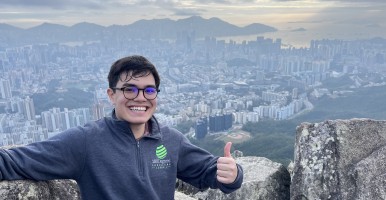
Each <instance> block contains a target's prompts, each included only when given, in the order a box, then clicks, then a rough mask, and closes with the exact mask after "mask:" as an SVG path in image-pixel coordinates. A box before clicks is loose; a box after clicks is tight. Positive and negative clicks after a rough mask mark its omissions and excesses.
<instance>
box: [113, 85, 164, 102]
mask: <svg viewBox="0 0 386 200" xmlns="http://www.w3.org/2000/svg"><path fill="white" fill-rule="evenodd" d="M111 89H115V90H121V91H122V92H123V96H125V98H126V99H128V100H133V99H135V98H137V97H138V94H139V91H140V90H142V92H143V96H144V97H145V98H146V99H147V100H153V99H155V98H156V97H157V94H158V92H160V90H158V89H157V88H155V87H146V88H145V89H139V88H137V87H135V86H127V87H121V88H117V87H114V88H111Z"/></svg>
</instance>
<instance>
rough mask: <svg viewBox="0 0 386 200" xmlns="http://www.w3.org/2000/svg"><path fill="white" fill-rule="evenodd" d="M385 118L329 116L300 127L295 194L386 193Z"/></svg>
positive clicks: (360, 196)
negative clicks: (341, 118)
mask: <svg viewBox="0 0 386 200" xmlns="http://www.w3.org/2000/svg"><path fill="white" fill-rule="evenodd" d="M385 144H386V121H376V120H370V119H352V120H328V121H325V122H322V123H314V124H311V123H302V124H301V125H300V126H299V127H298V128H297V136H296V144H295V158H294V169H293V175H292V183H291V199H292V200H298V199H299V200H300V199H339V200H365V199H366V200H367V199H371V200H377V199H386V182H385V180H386V156H385V155H386V147H385Z"/></svg>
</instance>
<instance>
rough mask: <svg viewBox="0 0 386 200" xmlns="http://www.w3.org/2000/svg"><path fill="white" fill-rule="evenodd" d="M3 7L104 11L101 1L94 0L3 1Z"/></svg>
mask: <svg viewBox="0 0 386 200" xmlns="http://www.w3.org/2000/svg"><path fill="white" fill-rule="evenodd" d="M1 4H2V6H4V7H5V6H7V7H20V8H36V7H42V8H51V9H55V10H57V9H67V8H88V9H102V8H103V4H102V2H101V1H92V0H82V1H79V0H33V1H30V0H2V1H1Z"/></svg>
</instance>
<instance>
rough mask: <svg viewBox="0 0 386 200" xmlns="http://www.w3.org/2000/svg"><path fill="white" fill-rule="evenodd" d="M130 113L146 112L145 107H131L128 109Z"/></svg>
mask: <svg viewBox="0 0 386 200" xmlns="http://www.w3.org/2000/svg"><path fill="white" fill-rule="evenodd" d="M129 109H130V110H131V111H137V112H138V111H146V110H147V109H146V107H142V106H133V107H130V108H129Z"/></svg>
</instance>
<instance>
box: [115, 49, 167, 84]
mask: <svg viewBox="0 0 386 200" xmlns="http://www.w3.org/2000/svg"><path fill="white" fill-rule="evenodd" d="M122 73H126V78H125V80H128V79H129V80H130V79H131V78H138V77H144V76H148V75H149V74H152V75H153V76H154V80H155V86H156V88H157V89H158V88H159V85H160V77H159V75H158V72H157V69H156V68H155V66H154V65H153V63H151V62H150V61H149V60H148V59H147V58H145V57H143V56H139V55H132V56H127V57H124V58H121V59H119V60H117V61H115V62H114V63H113V64H112V65H111V68H110V72H109V75H108V76H107V79H108V81H109V88H114V87H115V86H116V85H117V83H118V81H119V79H120V78H121V74H122ZM114 91H115V90H114Z"/></svg>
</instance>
